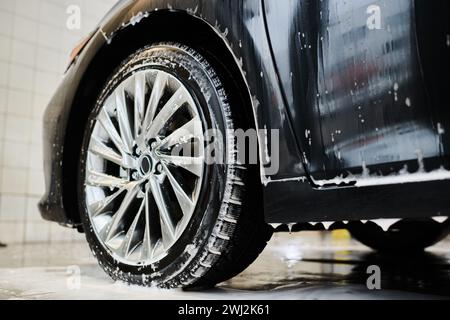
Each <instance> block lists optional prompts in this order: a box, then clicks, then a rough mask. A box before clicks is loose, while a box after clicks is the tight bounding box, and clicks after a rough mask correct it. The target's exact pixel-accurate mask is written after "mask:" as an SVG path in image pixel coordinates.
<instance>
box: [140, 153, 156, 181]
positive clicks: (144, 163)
mask: <svg viewBox="0 0 450 320" xmlns="http://www.w3.org/2000/svg"><path fill="white" fill-rule="evenodd" d="M139 163H140V165H139V170H140V171H141V174H142V175H143V176H146V175H148V174H150V173H151V172H152V167H153V165H152V159H151V157H150V156H148V155H145V156H143V157H142V158H141V159H140V160H139Z"/></svg>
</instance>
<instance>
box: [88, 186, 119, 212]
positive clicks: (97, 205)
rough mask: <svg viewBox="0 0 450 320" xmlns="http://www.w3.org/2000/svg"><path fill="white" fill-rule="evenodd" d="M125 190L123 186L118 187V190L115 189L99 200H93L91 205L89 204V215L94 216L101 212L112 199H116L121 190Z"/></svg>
mask: <svg viewBox="0 0 450 320" xmlns="http://www.w3.org/2000/svg"><path fill="white" fill-rule="evenodd" d="M124 190H125V188H120V189H119V190H117V191H115V192H114V193H113V194H112V195H110V196H108V197H106V198H103V199H102V200H100V201H97V202H94V203H92V204H91V205H89V210H90V212H91V216H92V217H93V218H95V217H96V216H98V215H100V214H103V213H104V211H105V209H106V208H107V207H108V206H109V205H110V204H112V203H113V201H114V200H116V199H117V197H118V196H119V195H121V194H122V192H123V191H124Z"/></svg>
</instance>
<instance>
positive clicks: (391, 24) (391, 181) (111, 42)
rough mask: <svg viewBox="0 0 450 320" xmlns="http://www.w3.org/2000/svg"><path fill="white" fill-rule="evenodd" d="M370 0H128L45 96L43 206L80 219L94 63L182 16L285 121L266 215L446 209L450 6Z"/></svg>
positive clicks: (328, 217) (275, 120) (266, 116)
mask: <svg viewBox="0 0 450 320" xmlns="http://www.w3.org/2000/svg"><path fill="white" fill-rule="evenodd" d="M366 2H367V1H366ZM366 2H361V1H356V0H355V1H347V2H346V4H345V5H342V6H341V5H340V3H339V1H321V2H320V3H316V2H315V1H302V0H299V1H286V2H284V1H282V2H280V1H268V0H265V1H259V0H249V1H231V0H230V1H201V0H192V1H190V0H183V1H170V5H169V1H151V2H150V1H120V2H119V3H118V4H117V5H116V6H115V7H114V8H113V9H112V10H111V11H110V13H108V15H107V16H106V17H105V18H104V19H103V20H102V22H101V23H100V24H99V26H98V28H97V30H96V31H95V32H94V33H93V34H92V35H91V37H90V39H89V41H88V42H87V43H86V45H85V47H84V48H83V50H82V52H81V53H80V54H79V55H78V56H77V57H76V60H75V61H74V62H73V64H72V65H71V66H70V68H69V70H68V71H67V74H66V75H65V78H64V80H63V83H62V84H61V86H60V88H59V89H58V92H57V94H56V95H55V96H54V98H53V100H52V101H51V103H50V105H49V107H48V109H47V112H46V116H45V173H46V186H47V188H46V190H47V193H46V195H45V196H44V197H43V199H42V201H41V203H40V209H41V212H42V214H43V216H44V218H46V219H48V220H52V221H56V222H59V223H61V224H65V225H69V226H77V225H79V217H77V214H76V213H75V212H74V211H73V210H72V209H71V207H73V204H74V203H75V202H76V201H77V200H76V197H75V196H74V194H75V193H74V192H73V190H72V189H71V187H70V184H71V183H72V182H73V181H71V178H70V177H73V174H70V173H68V174H66V173H65V172H67V171H73V170H74V167H73V163H71V159H70V158H71V157H72V155H73V153H72V152H71V146H73V145H74V144H76V143H77V140H76V138H75V137H74V134H75V133H76V131H77V129H76V127H77V123H76V121H77V113H81V112H82V111H80V109H81V108H82V107H83V106H82V105H80V103H79V102H80V101H82V99H83V94H86V93H85V92H83V90H84V91H88V90H89V88H88V87H89V86H95V84H92V83H90V82H89V81H91V80H90V79H89V77H88V76H87V75H91V74H92V73H96V72H105V71H104V70H105V69H107V68H108V63H110V62H109V61H114V60H117V59H118V57H120V54H121V52H120V51H121V50H120V47H121V46H127V45H128V46H133V45H135V46H137V44H131V43H132V42H133V41H134V42H139V41H138V40H136V37H134V36H133V35H132V34H133V33H143V32H145V29H146V28H147V30H155V28H156V29H157V30H158V28H159V26H161V28H162V29H159V30H161V31H159V30H158V32H159V34H152V35H149V38H152V37H155V38H158V37H161V38H164V36H165V32H166V33H167V35H168V36H169V37H173V36H174V35H173V30H170V29H171V28H173V27H174V26H176V28H178V27H181V25H183V28H184V29H185V30H184V31H183V32H186V33H189V32H194V33H195V32H198V30H199V29H202V28H203V30H204V32H206V34H207V35H208V36H211V37H214V38H215V39H214V40H213V42H214V44H213V46H216V47H218V48H220V49H221V50H223V55H224V56H226V58H227V61H230V62H232V63H234V65H233V66H231V67H230V69H231V70H232V71H231V72H233V73H234V74H235V76H236V77H240V78H241V79H240V81H241V85H242V86H243V87H242V90H244V91H245V94H246V96H247V99H249V101H251V104H252V107H253V108H252V109H253V110H252V111H253V115H254V118H255V123H256V126H257V127H258V128H265V129H269V130H270V129H278V130H279V134H280V154H282V157H280V163H279V171H278V172H277V173H276V174H274V175H271V176H270V177H269V176H267V175H266V173H265V168H264V166H263V165H262V166H261V182H262V184H263V186H264V207H265V217H266V221H267V222H272V223H291V222H307V221H338V220H361V219H375V218H405V217H424V216H438V215H447V214H448V213H449V211H448V210H449V205H448V204H449V203H448V197H446V196H445V195H446V192H447V190H448V189H447V188H448V187H450V184H449V182H448V180H447V179H448V178H450V172H449V171H447V169H449V168H448V167H449V161H448V160H449V158H448V156H449V150H448V149H449V147H450V144H449V142H448V140H449V135H450V130H446V128H447V127H448V122H449V121H450V116H449V111H448V110H449V109H448V100H446V98H445V96H444V95H445V92H447V90H446V89H448V81H445V79H446V74H445V70H447V71H448V51H449V48H448V43H446V41H448V35H447V34H446V30H448V19H434V23H433V24H428V23H427V21H430V17H432V16H436V15H445V14H446V13H443V12H442V10H439V6H442V5H443V4H442V3H441V2H439V1H437V2H436V4H435V2H433V4H431V3H427V4H425V1H410V0H400V1H371V2H370V3H369V2H367V3H366ZM370 5H378V6H379V8H381V10H382V11H381V15H382V21H381V23H382V26H381V29H380V30H370V29H369V28H368V26H367V25H366V24H367V21H368V20H367V19H368V18H370V14H368V13H367V12H366V10H367V8H368V7H369V6H370ZM164 24H169V25H171V27H170V28H167V29H168V30H166V31H164ZM176 28H175V29H176ZM446 28H447V29H446ZM446 37H447V38H446ZM430 38H431V39H430ZM435 39H436V40H435ZM446 39H447V40H446ZM433 40H434V42H433ZM127 41H129V42H130V44H127ZM114 50H116V51H117V53H114V52H112V51H114ZM122 51H123V50H122ZM105 59H106V60H109V61H105ZM102 60H103V61H102ZM96 68H97V69H96ZM259 143H260V149H261V154H264V153H266V152H269V153H270V150H269V151H267V150H265V148H266V145H265V144H264V143H263V142H262V141H259ZM405 168H406V170H404V169H405ZM63 177H64V178H63ZM336 177H338V179H336ZM340 178H342V179H340Z"/></svg>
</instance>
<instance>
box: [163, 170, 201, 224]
mask: <svg viewBox="0 0 450 320" xmlns="http://www.w3.org/2000/svg"><path fill="white" fill-rule="evenodd" d="M163 168H164V172H165V174H166V175H167V178H168V179H169V182H170V185H171V186H172V189H173V191H174V192H175V196H176V197H177V200H178V203H179V204H180V207H181V210H182V211H183V214H184V215H185V216H191V215H192V211H193V209H194V203H193V202H192V200H191V198H190V197H189V196H188V195H187V194H186V192H185V191H184V190H183V188H182V187H181V186H180V184H179V183H178V181H177V180H176V179H175V177H174V176H173V175H172V173H171V172H170V170H169V168H167V166H166V165H164V164H163Z"/></svg>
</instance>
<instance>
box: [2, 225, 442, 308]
mask: <svg viewBox="0 0 450 320" xmlns="http://www.w3.org/2000/svg"><path fill="white" fill-rule="evenodd" d="M369 266H377V267H379V271H380V275H381V283H380V285H381V290H369V289H368V286H367V282H369V284H372V285H373V284H376V278H370V279H369V277H371V276H372V275H375V273H371V272H370V271H371V270H373V269H372V268H369ZM368 268H369V273H368ZM368 280H369V281H368ZM449 297H450V239H447V240H445V241H443V242H441V243H440V244H438V245H437V246H435V247H433V248H431V249H429V250H428V251H427V252H426V253H423V254H419V255H416V256H402V255H401V254H397V255H395V256H383V255H379V254H376V253H374V252H371V251H370V250H369V249H367V248H365V247H364V246H362V245H360V244H358V243H357V242H355V241H353V240H351V238H350V237H349V235H348V233H347V232H345V231H334V232H327V233H317V232H307V233H299V234H281V233H280V234H276V235H274V237H273V239H272V240H271V242H270V243H269V245H268V247H267V248H266V250H265V251H264V253H263V254H262V255H261V256H260V257H259V258H258V260H257V261H256V262H255V263H254V264H253V265H252V266H251V267H249V268H248V269H247V270H246V271H245V272H243V273H242V274H240V275H239V276H237V277H236V278H234V279H232V280H230V281H227V282H225V283H222V284H220V285H218V286H217V287H216V288H214V289H211V290H207V291H190V292H184V291H182V290H160V289H155V288H140V287H135V286H128V285H126V284H124V283H119V282H113V281H112V280H110V279H109V278H108V277H107V276H106V274H104V273H103V272H102V270H101V269H100V268H99V267H98V265H97V263H96V261H95V260H94V258H93V257H92V256H91V254H90V251H89V249H88V247H87V245H86V244H85V243H83V242H80V243H76V244H75V245H74V244H70V245H69V244H63V243H58V244H52V245H47V244H46V245H40V244H32V245H25V246H19V245H17V246H15V245H10V246H7V247H5V248H0V299H189V300H195V299H227V300H232V299H250V300H253V299H255V300H266V299H441V298H449Z"/></svg>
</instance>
